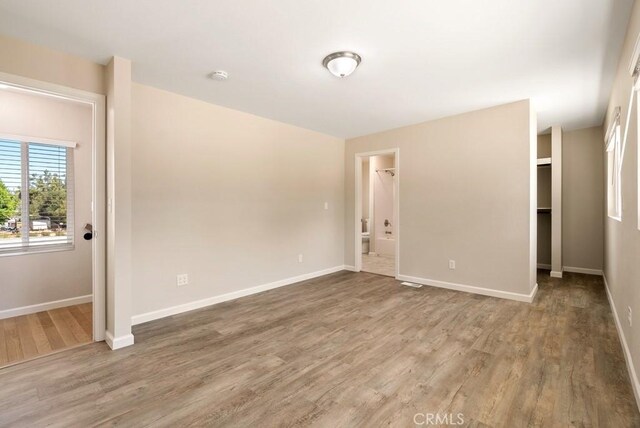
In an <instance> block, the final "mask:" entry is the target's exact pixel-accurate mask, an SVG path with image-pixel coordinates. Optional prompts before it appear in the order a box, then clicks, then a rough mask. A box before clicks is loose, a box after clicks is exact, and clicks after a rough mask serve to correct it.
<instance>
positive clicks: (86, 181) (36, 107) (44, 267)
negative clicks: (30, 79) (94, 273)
mask: <svg viewBox="0 0 640 428" xmlns="http://www.w3.org/2000/svg"><path fill="white" fill-rule="evenodd" d="M0 133H8V134H17V135H27V136H35V137H43V138H52V139H59V140H68V141H74V142H77V143H78V147H77V148H76V149H75V150H74V172H75V183H76V185H75V201H76V202H75V249H74V250H72V251H61V252H54V253H39V254H28V255H17V256H3V257H0V272H2V281H1V285H0V295H1V298H0V310H6V309H14V308H18V307H22V306H29V305H35V304H39V303H46V302H51V301H54V300H61V299H67V298H72V297H79V296H85V295H88V294H91V293H92V290H91V243H90V242H89V241H85V240H83V239H82V234H83V227H84V224H85V223H90V222H91V160H92V147H91V142H92V110H91V107H90V106H88V105H83V104H80V103H72V102H68V101H62V100H59V99H56V98H50V97H45V96H41V95H32V94H25V93H16V92H12V91H8V90H0Z"/></svg>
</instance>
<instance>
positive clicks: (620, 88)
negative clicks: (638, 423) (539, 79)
mask: <svg viewBox="0 0 640 428" xmlns="http://www.w3.org/2000/svg"><path fill="white" fill-rule="evenodd" d="M639 33H640V2H635V4H634V6H633V10H632V13H631V18H630V22H629V27H628V29H627V35H626V38H625V41H624V46H623V48H622V54H621V56H620V60H619V63H618V71H617V73H616V77H615V80H614V83H613V89H612V92H611V96H610V98H609V106H608V109H607V119H606V120H605V126H604V129H607V127H608V125H609V122H610V121H611V118H612V116H613V111H614V109H615V108H616V107H620V108H621V110H622V111H621V128H622V130H623V132H624V129H625V126H626V118H627V112H628V105H629V95H630V91H631V87H632V85H633V81H632V78H631V75H630V74H629V71H628V65H629V62H630V60H631V54H632V52H633V47H634V45H635V43H636V39H637V37H638V34H639ZM637 102H638V101H637V100H636V103H634V107H633V111H632V112H631V113H632V114H631V121H630V123H629V134H628V138H627V147H626V153H625V154H624V164H623V167H622V221H621V222H619V221H617V220H613V219H610V218H609V217H608V216H607V215H606V213H605V214H604V219H605V228H604V236H605V238H604V241H605V243H604V272H605V276H606V279H607V283H608V284H609V289H610V291H611V294H612V297H613V301H614V303H615V307H616V311H617V313H618V315H619V317H620V323H621V325H622V331H623V333H624V336H625V337H626V341H627V343H628V346H629V349H630V352H631V355H632V358H633V364H634V367H635V371H636V373H638V374H640V322H638V319H639V318H638V317H640V286H638V284H640V262H639V260H640V257H639V256H640V231H638V158H637V156H638V123H637V119H636V117H637V116H636V113H637ZM602 150H604V142H603V145H602ZM605 168H606V165H605ZM605 177H606V173H605ZM603 180H604V179H603ZM603 211H605V208H603ZM627 307H630V308H631V309H632V311H633V316H634V320H633V327H630V326H629V324H628V323H627ZM636 382H638V380H637V379H636ZM638 387H640V385H638ZM639 393H640V392H639Z"/></svg>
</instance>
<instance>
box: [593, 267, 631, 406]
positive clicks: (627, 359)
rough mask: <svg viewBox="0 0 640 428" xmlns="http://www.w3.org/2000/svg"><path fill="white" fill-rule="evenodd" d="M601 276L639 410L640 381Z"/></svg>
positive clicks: (605, 279)
mask: <svg viewBox="0 0 640 428" xmlns="http://www.w3.org/2000/svg"><path fill="white" fill-rule="evenodd" d="M602 278H603V279H604V289H605V290H606V291H607V299H609V306H611V312H612V314H613V320H614V321H615V324H616V330H617V331H618V336H619V337H620V342H621V343H622V351H623V354H624V361H625V362H626V363H627V371H628V373H629V378H630V379H631V387H632V388H633V395H634V396H635V398H636V405H637V406H638V409H639V410H640V381H638V375H637V374H636V369H635V367H634V365H633V358H632V357H631V351H630V350H629V345H627V339H626V338H625V336H624V330H622V324H621V323H620V318H618V311H617V310H616V305H615V303H614V302H613V297H612V296H611V290H609V283H608V282H607V277H606V275H605V274H604V273H603V274H602Z"/></svg>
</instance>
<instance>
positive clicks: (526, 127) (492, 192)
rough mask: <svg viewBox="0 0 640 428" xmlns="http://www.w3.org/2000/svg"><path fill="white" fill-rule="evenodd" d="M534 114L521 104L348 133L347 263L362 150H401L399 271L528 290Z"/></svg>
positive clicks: (526, 104) (351, 258)
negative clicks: (357, 158)
mask: <svg viewBox="0 0 640 428" xmlns="http://www.w3.org/2000/svg"><path fill="white" fill-rule="evenodd" d="M531 120H532V119H531V111H530V104H529V102H528V101H520V102H516V103H512V104H507V105H502V106H498V107H493V108H489V109H485V110H479V111H474V112H470V113H465V114H461V115H458V116H452V117H447V118H444V119H440V120H435V121H431V122H425V123H422V124H418V125H413V126H408V127H404V128H399V129H394V130H391V131H387V132H382V133H378V134H373V135H368V136H364V137H359V138H354V139H351V140H348V141H347V144H346V149H345V168H346V174H345V177H346V178H345V186H346V200H345V201H346V202H345V203H346V207H347V209H346V215H345V221H346V224H345V226H346V238H347V239H346V240H345V263H346V264H347V265H353V264H354V239H353V236H354V233H355V232H354V222H353V218H354V183H355V181H354V162H355V161H354V155H355V153H358V152H367V151H372V150H381V149H388V148H394V147H398V148H400V154H399V161H400V171H399V174H398V176H399V180H400V195H399V197H400V218H399V227H400V274H401V275H408V276H413V277H418V278H424V279H430V280H439V281H445V282H450V283H457V284H463V285H470V286H474V287H483V288H489V289H494V290H498V291H503V292H512V293H518V294H521V295H528V294H529V293H530V291H531V289H532V286H533V285H535V283H534V284H531V267H532V266H531V258H532V254H531V251H535V242H533V243H532V242H531V236H530V233H531V232H530V231H531V229H532V226H531V222H532V221H533V222H535V220H536V219H535V218H532V207H531V200H532V199H533V200H535V197H534V198H531V195H530V193H531V177H532V176H531V172H530V171H531V168H532V161H533V160H532V155H534V154H535V146H534V147H533V149H532V147H531V145H532V144H534V145H535V134H534V135H533V139H532V136H531V128H530V127H531V126H532V125H533V126H535V124H532V123H531ZM533 189H534V190H535V187H534V188H533ZM533 215H535V214H533ZM533 228H534V229H535V224H534V225H533ZM534 239H535V235H534ZM532 244H533V246H534V248H533V250H532V248H531V246H532ZM449 259H454V260H456V264H457V268H456V270H450V269H449V268H448V260H449ZM533 259H534V260H535V255H534V257H533Z"/></svg>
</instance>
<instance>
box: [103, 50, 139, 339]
mask: <svg viewBox="0 0 640 428" xmlns="http://www.w3.org/2000/svg"><path fill="white" fill-rule="evenodd" d="M105 84H106V86H107V129H106V131H107V135H106V136H107V153H106V154H107V199H108V202H107V205H108V206H109V205H110V206H111V209H107V233H108V237H107V266H106V276H107V290H106V297H107V319H106V321H107V323H106V324H107V335H106V336H107V343H108V344H109V346H111V347H112V348H114V349H116V348H119V347H121V346H126V345H129V344H132V343H133V336H132V335H131V315H132V312H131V311H132V303H131V300H132V261H131V258H132V257H131V246H132V231H131V225H132V221H131V218H132V213H131V210H132V202H131V194H132V182H131V176H132V160H131V157H132V140H131V84H132V82H131V61H129V60H127V59H124V58H120V57H113V58H112V59H111V61H110V62H109V64H108V65H107V67H106V70H105Z"/></svg>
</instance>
